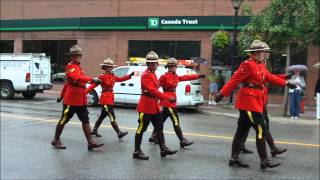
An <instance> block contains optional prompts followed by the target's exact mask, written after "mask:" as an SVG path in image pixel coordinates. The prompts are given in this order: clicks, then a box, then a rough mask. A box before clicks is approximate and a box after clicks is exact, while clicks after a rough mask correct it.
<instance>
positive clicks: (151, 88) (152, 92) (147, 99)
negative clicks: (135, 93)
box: [137, 69, 170, 114]
mask: <svg viewBox="0 0 320 180" xmlns="http://www.w3.org/2000/svg"><path fill="white" fill-rule="evenodd" d="M159 87H160V86H159V82H158V78H157V76H156V74H155V73H154V72H153V71H150V70H148V69H147V70H146V71H144V72H143V74H142V76H141V91H142V94H141V97H140V100H139V104H138V106H137V111H138V112H142V113H146V114H159V113H160V106H159V104H158V100H159V99H169V98H170V96H168V95H166V94H163V93H161V92H160V91H159V90H158V89H159Z"/></svg>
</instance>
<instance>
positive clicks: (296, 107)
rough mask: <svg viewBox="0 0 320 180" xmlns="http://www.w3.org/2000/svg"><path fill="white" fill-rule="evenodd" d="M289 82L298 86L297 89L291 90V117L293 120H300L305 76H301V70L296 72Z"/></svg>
mask: <svg viewBox="0 0 320 180" xmlns="http://www.w3.org/2000/svg"><path fill="white" fill-rule="evenodd" d="M289 82H290V83H292V84H295V85H297V88H296V89H289V99H290V117H291V119H298V118H299V114H300V103H301V100H302V96H303V91H304V88H305V87H306V83H305V80H304V78H303V76H300V71H299V70H295V71H294V75H293V76H292V77H291V79H290V80H289Z"/></svg>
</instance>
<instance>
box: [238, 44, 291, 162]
mask: <svg viewBox="0 0 320 180" xmlns="http://www.w3.org/2000/svg"><path fill="white" fill-rule="evenodd" d="M262 43H263V46H264V56H263V63H264V68H266V61H267V59H268V58H269V55H270V47H269V46H268V44H267V43H265V42H262ZM275 76H276V77H278V78H281V79H290V78H291V76H292V74H287V75H286V74H277V75H275ZM264 95H265V96H264V99H263V102H264V108H263V117H264V120H265V122H266V126H267V132H266V141H267V143H268V145H269V147H270V150H271V155H272V157H274V156H276V155H280V154H282V153H284V152H286V151H287V149H284V148H280V147H277V146H276V145H275V142H274V140H273V137H272V135H271V132H270V125H269V124H270V121H269V116H268V111H267V105H268V86H267V84H264ZM241 151H242V152H243V153H252V151H250V150H248V149H246V148H245V145H244V144H243V147H242V148H241Z"/></svg>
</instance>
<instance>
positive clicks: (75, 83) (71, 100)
mask: <svg viewBox="0 0 320 180" xmlns="http://www.w3.org/2000/svg"><path fill="white" fill-rule="evenodd" d="M65 72H66V77H67V83H66V85H65V87H64V90H63V91H64V100H63V104H65V105H71V106H85V105H87V95H86V92H85V89H86V83H90V82H91V81H92V78H91V77H88V76H86V75H85V74H84V72H83V71H82V69H81V67H80V63H76V62H71V63H69V64H68V65H67V66H66V71H65Z"/></svg>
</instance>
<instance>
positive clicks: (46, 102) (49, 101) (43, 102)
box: [18, 100, 56, 104]
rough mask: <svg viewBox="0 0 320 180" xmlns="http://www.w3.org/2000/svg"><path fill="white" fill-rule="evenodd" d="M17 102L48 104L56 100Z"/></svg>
mask: <svg viewBox="0 0 320 180" xmlns="http://www.w3.org/2000/svg"><path fill="white" fill-rule="evenodd" d="M18 102H19V103H24V104H48V103H52V102H56V101H54V100H48V101H40V102H34V101H33V102H30V101H18Z"/></svg>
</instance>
